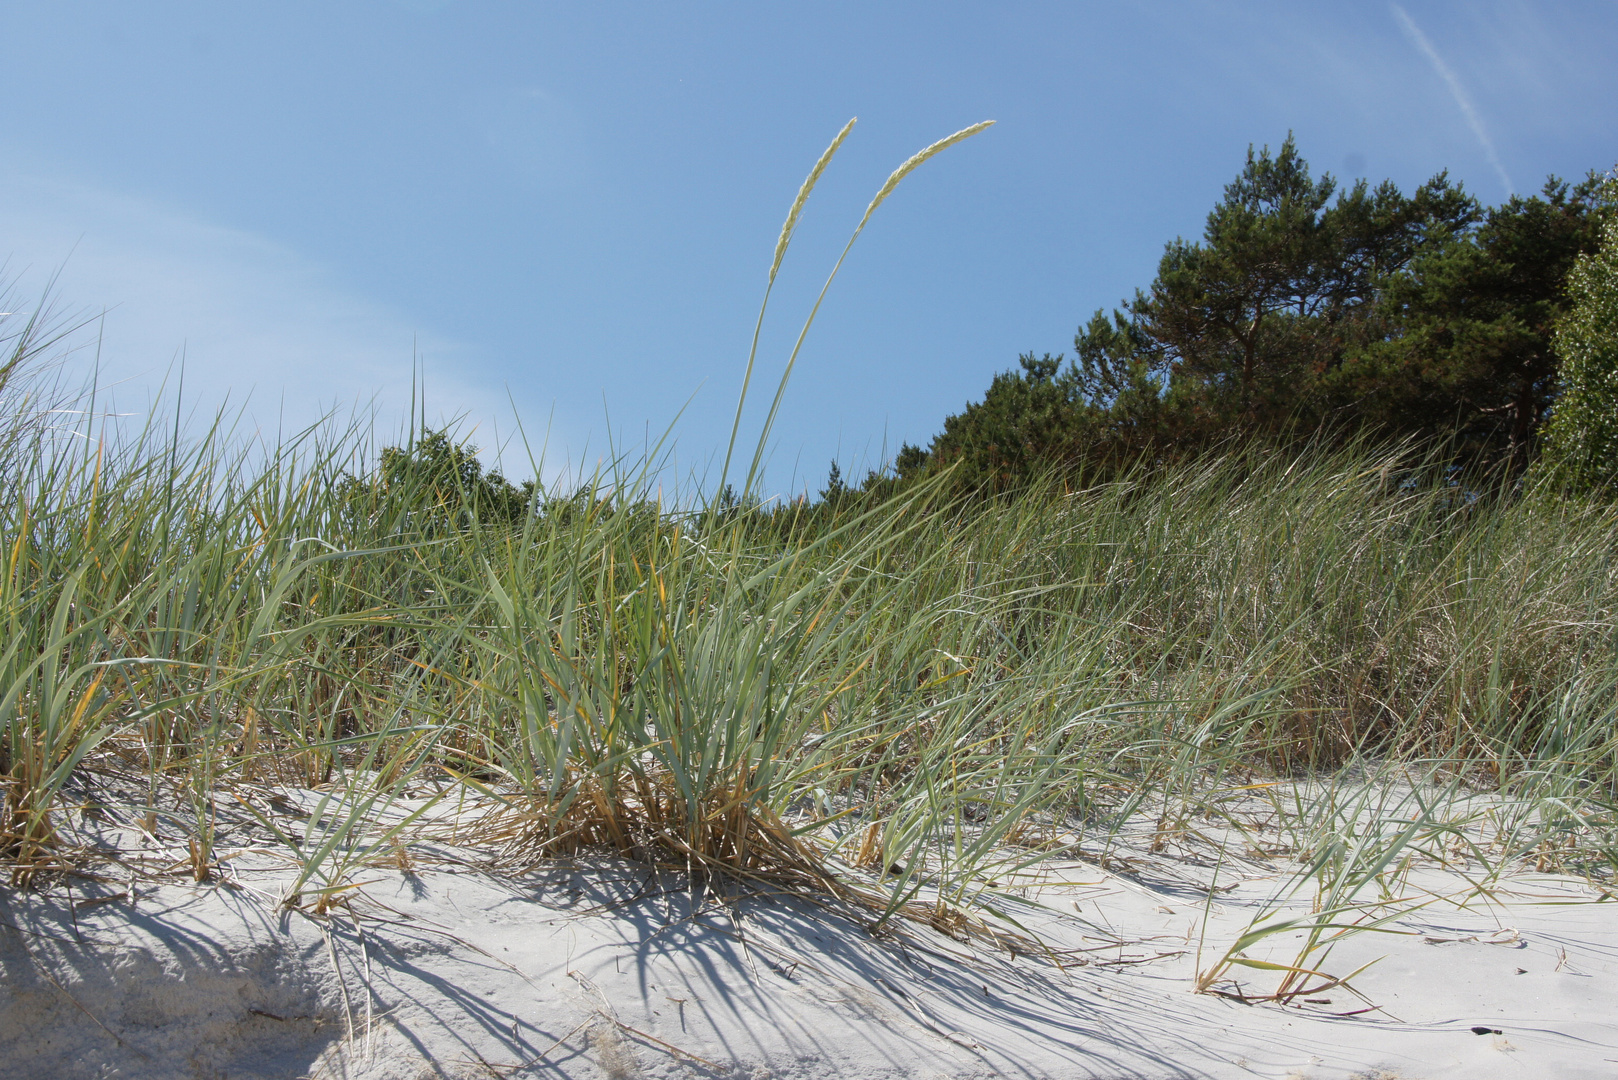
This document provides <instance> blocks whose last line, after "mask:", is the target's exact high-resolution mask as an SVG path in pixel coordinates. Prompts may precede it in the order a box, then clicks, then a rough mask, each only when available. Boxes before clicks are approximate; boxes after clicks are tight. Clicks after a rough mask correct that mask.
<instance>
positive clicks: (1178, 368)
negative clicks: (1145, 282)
mask: <svg viewBox="0 0 1618 1080" xmlns="http://www.w3.org/2000/svg"><path fill="white" fill-rule="evenodd" d="M1602 192H1603V189H1602V187H1601V185H1600V184H1599V183H1598V182H1597V180H1596V179H1594V178H1591V179H1588V180H1586V181H1584V182H1583V183H1580V184H1578V185H1576V186H1571V185H1569V184H1567V183H1565V182H1563V181H1560V180H1557V179H1556V178H1554V177H1553V178H1551V179H1550V180H1548V181H1547V182H1546V184H1545V187H1544V190H1543V191H1542V192H1541V194H1539V195H1537V196H1532V197H1513V198H1512V199H1510V200H1509V201H1507V202H1506V203H1504V204H1502V205H1500V206H1497V207H1494V208H1492V209H1486V208H1484V207H1483V206H1482V205H1481V204H1480V203H1479V202H1478V201H1477V200H1476V199H1475V198H1473V197H1472V196H1471V195H1469V194H1468V193H1467V192H1466V191H1465V190H1464V189H1463V188H1462V187H1461V186H1460V185H1459V184H1455V183H1452V182H1451V181H1450V180H1449V178H1448V177H1447V175H1445V174H1443V173H1440V174H1439V175H1437V176H1435V177H1433V178H1432V179H1431V180H1429V181H1428V182H1427V183H1425V184H1423V185H1421V186H1420V187H1419V188H1417V189H1416V190H1415V191H1414V192H1412V193H1411V194H1408V195H1407V194H1405V193H1404V192H1402V191H1400V189H1399V188H1398V186H1397V185H1395V184H1394V183H1392V182H1391V181H1384V182H1382V183H1381V184H1378V185H1376V186H1375V187H1372V186H1371V185H1369V184H1368V183H1367V182H1365V181H1363V180H1361V181H1358V182H1356V183H1354V184H1352V185H1350V186H1347V187H1340V186H1339V185H1338V183H1337V182H1336V180H1335V179H1333V178H1332V177H1331V175H1330V174H1326V175H1323V176H1321V177H1319V178H1318V179H1316V178H1314V177H1313V176H1312V175H1311V173H1310V169H1309V166H1308V163H1307V162H1306V161H1304V159H1303V157H1302V156H1301V155H1300V154H1299V152H1298V149H1297V146H1296V144H1295V142H1294V140H1293V139H1292V137H1291V136H1290V135H1289V136H1288V137H1287V139H1286V141H1285V142H1284V143H1282V145H1281V147H1280V149H1279V150H1278V151H1277V152H1275V153H1273V154H1272V153H1271V151H1270V149H1269V148H1268V147H1265V148H1263V149H1262V150H1257V151H1255V150H1254V149H1253V148H1251V147H1249V149H1248V152H1247V159H1246V162H1245V164H1244V165H1243V167H1242V169H1241V171H1240V172H1239V173H1238V174H1237V176H1236V178H1235V179H1234V180H1233V181H1232V182H1231V183H1230V184H1228V185H1227V186H1226V188H1225V190H1224V193H1223V197H1222V198H1221V199H1220V201H1219V202H1218V203H1217V204H1216V205H1215V206H1214V208H1213V210H1212V211H1210V212H1209V214H1208V217H1207V221H1206V224H1205V226H1204V229H1203V234H1202V237H1201V239H1200V240H1196V241H1191V240H1186V239H1184V238H1176V239H1175V240H1173V241H1171V242H1169V243H1168V244H1167V245H1166V246H1165V249H1164V253H1163V256H1162V258H1161V260H1160V261H1159V264H1158V271H1157V275H1156V277H1155V279H1154V280H1153V281H1152V283H1151V284H1150V285H1149V286H1148V287H1146V288H1144V289H1140V290H1137V291H1136V293H1135V296H1134V297H1133V298H1131V299H1129V300H1127V301H1125V302H1124V304H1123V305H1122V306H1121V307H1119V308H1118V309H1116V310H1114V311H1112V312H1110V313H1109V312H1107V311H1105V310H1098V311H1097V312H1096V313H1095V314H1094V315H1093V316H1092V317H1091V318H1090V319H1089V321H1088V322H1086V323H1085V324H1084V325H1083V326H1081V327H1080V328H1079V331H1078V333H1077V335H1076V336H1075V338H1074V349H1075V355H1074V357H1073V359H1072V360H1067V359H1066V358H1065V357H1063V356H1054V357H1053V356H1051V355H1049V354H1046V355H1044V356H1042V357H1040V358H1038V359H1035V357H1034V356H1033V354H1026V355H1024V356H1022V357H1021V358H1020V360H1019V367H1018V369H1014V370H1012V371H1007V372H1002V373H1001V374H999V375H997V376H995V377H994V379H993V381H992V382H991V383H990V386H989V389H988V391H987V392H986V393H985V395H984V397H983V399H982V400H981V401H978V402H973V403H970V404H968V405H967V407H966V409H965V410H964V411H963V412H961V413H959V414H956V415H954V416H950V417H948V418H947V419H946V420H945V421H944V425H943V430H942V431H941V432H940V434H939V435H938V436H937V437H936V438H935V439H934V440H933V442H932V444H931V446H930V447H928V448H927V449H926V450H922V449H921V448H919V447H912V446H907V447H905V448H904V450H902V451H901V454H900V458H899V461H898V462H897V465H898V471H899V473H900V475H901V476H905V475H915V474H917V473H919V472H922V471H925V470H928V469H937V468H943V467H951V468H953V469H954V470H955V472H956V475H957V476H958V478H959V480H960V482H961V483H962V484H964V485H968V486H972V487H984V486H986V487H988V488H991V489H995V488H1004V487H1007V486H1013V485H1015V484H1017V483H1019V482H1021V481H1022V480H1023V479H1025V478H1027V477H1028V476H1030V475H1032V474H1033V473H1035V472H1038V471H1041V470H1043V469H1048V468H1052V467H1057V468H1069V469H1079V470H1081V471H1089V472H1094V471H1096V470H1110V469H1114V468H1117V467H1119V466H1121V465H1124V464H1129V463H1134V462H1139V461H1141V460H1142V459H1143V458H1144V459H1148V460H1165V459H1174V458H1181V457H1184V456H1186V455H1189V454H1194V453H1197V452H1200V451H1202V450H1204V449H1206V448H1207V447H1209V446H1210V445H1213V444H1215V443H1219V442H1222V441H1224V440H1228V439H1230V438H1233V437H1250V436H1268V437H1287V436H1290V435H1297V434H1301V433H1309V434H1315V433H1318V432H1319V431H1320V430H1321V429H1323V428H1324V429H1327V430H1330V431H1334V432H1338V433H1340V434H1343V435H1349V434H1352V435H1355V436H1364V435H1366V434H1370V435H1372V436H1377V437H1390V438H1403V437H1409V436H1412V435H1414V436H1435V437H1438V436H1442V437H1447V438H1452V439H1454V440H1455V441H1456V446H1457V448H1458V452H1461V453H1464V454H1466V455H1469V456H1471V457H1473V458H1475V459H1479V460H1485V461H1494V462H1505V463H1508V464H1509V465H1510V466H1511V467H1512V468H1513V469H1520V468H1521V467H1522V466H1524V465H1526V464H1527V462H1528V460H1529V458H1530V456H1531V452H1532V449H1533V446H1534V444H1535V440H1536V437H1537V436H1538V435H1539V432H1540V428H1541V426H1542V424H1543V422H1544V420H1545V418H1546V416H1547V415H1548V413H1549V410H1550V407H1551V404H1552V402H1553V400H1554V398H1555V394H1556V390H1557V386H1558V383H1557V370H1558V368H1557V360H1556V352H1555V349H1554V347H1553V344H1552V334H1553V332H1554V328H1555V326H1556V325H1557V321H1558V319H1560V318H1561V317H1562V316H1563V314H1564V313H1565V312H1566V311H1567V310H1568V307H1569V302H1570V301H1569V293H1568V291H1567V277H1568V273H1569V271H1570V270H1571V269H1572V267H1573V265H1574V263H1575V261H1576V260H1578V259H1579V258H1580V257H1581V256H1582V255H1585V254H1588V253H1589V252H1591V251H1593V250H1594V249H1595V247H1596V243H1597V238H1598V232H1599V216H1600V215H1599V213H1598V210H1599V209H1600V207H1601V206H1602V205H1604V201H1607V202H1610V201H1611V199H1612V194H1611V191H1610V189H1607V192H1608V193H1607V194H1606V195H1603V193H1602Z"/></svg>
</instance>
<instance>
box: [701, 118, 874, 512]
mask: <svg viewBox="0 0 1618 1080" xmlns="http://www.w3.org/2000/svg"><path fill="white" fill-rule="evenodd" d="M858 122H859V117H857V116H855V117H850V118H849V121H848V123H846V124H844V125H843V130H841V131H839V132H838V133H837V137H836V138H835V139H833V140H832V141H831V145H830V146H828V147H826V149H825V151H824V152H823V153H822V154H821V155H820V160H819V161H816V162H815V167H814V168H812V169H810V170H809V175H808V176H806V177H804V178H803V184H802V185H800V186H799V188H798V197H797V198H796V199H793V200H792V209H791V210H788V211H787V219H786V220H785V221H783V222H782V223H781V235H780V236H779V237H778V238H777V239H776V241H775V258H774V259H772V260H771V261H770V280H769V283H768V284H766V285H765V286H764V302H763V303H761V304H759V306H758V321H757V322H755V323H754V324H753V347H752V348H751V349H749V350H748V351H747V370H746V372H744V373H743V375H742V393H741V397H739V398H738V399H737V400H736V420H735V422H734V423H733V424H731V426H730V444H729V445H728V446H726V447H725V467H724V468H723V469H721V470H720V472H719V487H718V489H717V490H718V491H724V490H725V481H726V480H728V479H729V478H730V459H731V455H732V454H733V453H734V452H735V450H736V435H737V433H738V432H740V431H741V427H742V406H743V405H745V404H747V387H748V384H749V383H751V382H752V381H753V364H754V362H755V361H756V360H757V359H758V336H759V332H760V331H762V330H763V329H764V312H765V310H766V309H767V308H768V307H769V306H770V292H771V290H773V289H774V288H775V275H776V274H777V273H779V272H780V270H781V260H782V259H784V258H786V254H787V246H788V245H790V244H791V243H792V234H793V233H794V232H796V231H797V228H798V218H799V217H801V216H802V215H803V207H804V204H805V203H807V202H808V201H809V193H810V192H812V191H814V190H815V185H816V184H818V183H819V182H820V174H821V173H823V172H825V171H826V166H827V165H830V164H831V159H832V158H833V157H835V156H836V154H837V149H838V147H840V146H842V145H843V140H844V139H846V138H848V133H849V132H850V131H853V130H854V125H855V124H856V123H858Z"/></svg>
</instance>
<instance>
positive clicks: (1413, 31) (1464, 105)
mask: <svg viewBox="0 0 1618 1080" xmlns="http://www.w3.org/2000/svg"><path fill="white" fill-rule="evenodd" d="M1389 6H1390V7H1392V8H1393V14H1394V17H1395V18H1397V19H1398V20H1399V25H1400V26H1401V27H1403V28H1404V32H1405V34H1406V35H1407V36H1409V38H1410V40H1411V41H1413V42H1415V45H1416V48H1418V49H1420V50H1421V51H1422V54H1423V55H1424V56H1426V57H1427V61H1428V63H1430V64H1432V65H1433V70H1434V71H1436V72H1438V77H1439V78H1440V79H1443V80H1444V83H1445V85H1447V86H1448V87H1449V92H1450V96H1451V97H1453V98H1454V99H1455V104H1456V105H1457V106H1459V107H1460V110H1461V113H1462V115H1464V116H1465V117H1466V123H1467V125H1468V126H1469V127H1471V129H1472V134H1474V135H1476V136H1477V137H1478V142H1480V143H1482V144H1483V154H1484V156H1485V157H1487V158H1488V159H1489V164H1490V165H1492V166H1494V171H1495V174H1496V175H1497V176H1499V177H1500V182H1501V183H1502V184H1504V185H1505V186H1506V194H1507V195H1515V194H1517V186H1516V185H1515V184H1513V183H1512V182H1511V177H1509V176H1507V175H1506V169H1505V166H1503V165H1501V164H1500V155H1499V154H1497V153H1495V152H1494V140H1493V139H1491V138H1489V133H1488V131H1486V130H1485V129H1484V127H1483V121H1482V120H1481V119H1480V118H1479V117H1478V111H1477V109H1475V108H1473V106H1472V99H1471V98H1470V97H1468V96H1467V94H1466V88H1465V87H1463V86H1462V85H1461V80H1460V79H1458V78H1456V77H1455V72H1453V71H1451V70H1450V67H1449V65H1448V64H1446V63H1444V58H1443V57H1442V56H1439V55H1438V50H1437V49H1435V48H1433V43H1432V42H1430V41H1428V40H1427V35H1426V34H1424V33H1422V32H1421V27H1419V26H1417V25H1416V20H1414V19H1412V18H1411V17H1410V14H1409V12H1407V11H1405V9H1404V8H1402V7H1400V6H1399V5H1398V4H1390V5H1389Z"/></svg>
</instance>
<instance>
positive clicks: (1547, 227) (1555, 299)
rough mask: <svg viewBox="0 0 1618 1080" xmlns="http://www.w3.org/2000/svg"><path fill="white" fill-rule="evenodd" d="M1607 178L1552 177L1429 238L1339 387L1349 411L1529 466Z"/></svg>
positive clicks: (1393, 287) (1392, 287)
mask: <svg viewBox="0 0 1618 1080" xmlns="http://www.w3.org/2000/svg"><path fill="white" fill-rule="evenodd" d="M1600 203H1601V185H1600V182H1599V180H1598V178H1595V177H1592V178H1590V179H1588V180H1586V181H1584V182H1583V183H1581V184H1579V185H1578V186H1576V187H1570V186H1569V185H1568V184H1566V183H1565V182H1563V181H1560V180H1557V179H1556V178H1554V177H1553V178H1551V179H1550V180H1547V181H1546V183H1545V187H1544V190H1543V192H1542V193H1541V194H1540V195H1539V196H1536V197H1528V198H1524V197H1521V196H1514V197H1513V198H1511V199H1510V200H1509V201H1507V202H1506V203H1504V204H1502V205H1500V206H1497V207H1495V208H1493V209H1492V210H1490V211H1489V212H1488V214H1487V216H1486V217H1485V219H1484V220H1483V222H1482V223H1481V224H1480V225H1479V226H1478V227H1477V228H1475V229H1470V230H1466V231H1464V232H1461V233H1458V234H1456V235H1454V236H1452V237H1449V238H1446V239H1445V240H1444V241H1443V242H1441V243H1436V244H1432V245H1430V246H1429V247H1428V248H1427V249H1426V250H1424V251H1423V252H1422V253H1421V255H1420V256H1419V257H1418V258H1417V259H1416V260H1414V261H1413V262H1412V263H1411V265H1410V267H1409V268H1408V269H1407V270H1406V271H1405V272H1404V273H1401V274H1399V275H1397V276H1395V277H1394V278H1392V279H1391V280H1390V281H1389V282H1388V284H1387V288H1386V290H1385V292H1384V295H1383V297H1382V301H1381V304H1380V309H1379V315H1380V317H1381V318H1382V319H1383V320H1384V321H1385V322H1386V324H1387V325H1388V326H1389V327H1391V328H1392V330H1393V332H1392V333H1390V334H1389V335H1388V336H1387V337H1386V338H1384V339H1383V340H1377V341H1372V342H1370V343H1368V344H1367V345H1366V346H1365V347H1364V348H1362V349H1361V350H1360V352H1359V354H1358V355H1356V356H1354V357H1353V358H1352V359H1351V361H1350V362H1349V363H1348V364H1346V365H1345V366H1344V368H1343V369H1342V370H1341V371H1340V372H1339V373H1337V378H1336V379H1335V380H1334V385H1333V387H1332V389H1333V391H1334V393H1335V396H1336V398H1337V399H1338V400H1339V401H1340V402H1341V403H1342V406H1343V407H1344V408H1345V409H1349V410H1352V411H1353V412H1354V413H1355V414H1356V415H1357V416H1358V417H1360V418H1361V419H1362V420H1363V421H1364V422H1365V423H1367V424H1372V425H1376V426H1379V427H1382V428H1384V429H1386V430H1389V431H1392V432H1395V433H1399V434H1414V435H1422V434H1427V433H1430V432H1446V433H1449V432H1453V433H1454V435H1455V436H1457V438H1458V439H1459V441H1460V444H1461V447H1462V448H1463V449H1464V450H1465V451H1467V452H1468V454H1469V456H1472V457H1482V458H1484V459H1486V460H1493V461H1501V462H1504V463H1508V464H1509V465H1510V466H1511V467H1512V471H1513V472H1516V471H1519V470H1520V469H1521V468H1522V467H1523V466H1525V465H1526V464H1527V463H1528V461H1529V459H1530V456H1531V454H1532V453H1533V450H1534V448H1535V445H1536V442H1537V436H1538V435H1539V434H1540V430H1541V427H1542V425H1543V422H1544V420H1545V418H1546V416H1547V414H1548V412H1549V410H1550V407H1551V404H1552V402H1553V401H1554V399H1555V395H1556V389H1557V368H1558V358H1557V355H1556V351H1555V348H1554V343H1553V340H1552V339H1553V334H1554V331H1555V327H1556V325H1557V321H1558V320H1559V319H1560V318H1561V317H1562V316H1563V315H1564V313H1565V312H1566V311H1567V309H1568V306H1569V294H1568V290H1567V279H1568V273H1569V271H1571V270H1572V268H1573V266H1574V263H1575V262H1576V261H1577V259H1578V257H1579V256H1580V255H1582V254H1588V253H1590V252H1592V251H1594V250H1595V248H1596V246H1597V242H1598V240H1599V235H1600V215H1599V214H1598V213H1597V210H1598V208H1599V206H1600Z"/></svg>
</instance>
